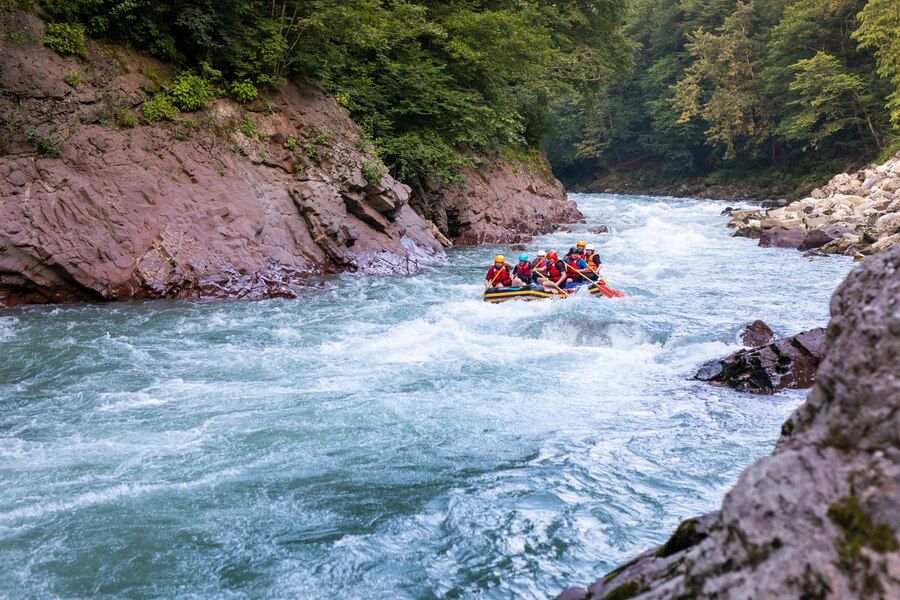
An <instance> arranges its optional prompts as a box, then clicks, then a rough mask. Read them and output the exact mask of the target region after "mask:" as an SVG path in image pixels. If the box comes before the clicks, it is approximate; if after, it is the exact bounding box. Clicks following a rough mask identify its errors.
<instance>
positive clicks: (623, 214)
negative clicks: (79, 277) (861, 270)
mask: <svg viewBox="0 0 900 600" xmlns="http://www.w3.org/2000/svg"><path fill="white" fill-rule="evenodd" d="M575 199H576V200H577V201H578V202H579V205H580V207H581V208H582V210H583V211H584V212H585V214H586V217H587V223H586V224H583V225H576V226H575V230H576V231H575V233H558V234H553V235H550V236H545V237H543V238H540V239H538V240H536V241H535V243H533V244H529V245H528V251H529V252H530V253H534V252H535V251H537V250H539V249H541V248H547V249H562V248H565V247H568V246H569V245H572V244H573V243H574V241H575V240H576V239H579V238H585V237H586V238H589V239H591V240H592V241H594V242H596V244H597V249H598V251H599V252H600V254H601V255H602V256H603V259H604V264H605V267H604V273H605V275H606V277H607V279H608V281H609V282H610V284H612V285H613V286H614V287H617V288H619V289H622V290H623V291H625V292H626V293H627V294H628V298H627V299H624V300H607V299H597V298H593V297H590V296H588V295H578V296H576V297H574V298H570V299H566V300H550V301H542V302H529V303H526V302H507V303H504V304H500V305H491V304H487V303H484V302H481V300H480V292H481V289H482V287H481V279H482V277H483V275H484V272H485V270H486V268H487V266H488V263H489V262H490V258H491V257H492V256H493V254H494V253H496V252H504V253H506V254H508V255H515V254H517V253H518V251H513V250H511V249H510V248H508V247H488V248H467V249H454V250H451V251H450V253H449V264H447V265H443V266H433V267H428V268H426V269H425V270H423V271H422V272H421V273H419V274H418V275H416V276H413V277H406V278H404V277H381V278H368V277H363V276H354V275H344V276H340V277H336V278H333V279H329V280H326V281H324V282H323V283H322V285H319V286H316V288H311V289H310V290H308V291H307V292H305V296H304V298H303V299H301V300H299V301H289V300H271V301H264V302H254V303H239V302H235V303H203V302H196V303H191V302H141V303H129V304H113V305H103V306H75V307H55V308H28V309H17V310H8V311H4V312H3V313H0V347H2V353H3V356H4V357H7V358H6V360H5V362H3V363H2V364H0V597H21V596H26V597H28V596H30V597H45V596H66V597H73V596H74V597H87V596H109V597H117V596H141V597H147V596H160V597H173V598H180V597H186V598H187V597H208V596H214V597H225V596H240V597H244V596H270V597H310V598H326V597H331V596H334V595H346V596H352V597H361V598H372V597H391V598H434V597H456V598H508V597H513V596H515V597H534V598H539V597H546V596H548V595H550V594H552V593H555V592H557V591H558V590H559V589H561V588H562V587H564V585H566V584H568V583H569V582H571V581H588V580H590V579H592V578H594V577H596V575H597V574H598V573H602V572H603V571H604V570H607V569H610V568H612V567H613V566H615V565H616V564H617V563H619V562H620V561H622V560H623V559H625V558H627V557H629V556H632V555H634V554H635V553H636V552H638V551H640V550H643V549H645V548H647V547H649V546H651V545H654V544H658V543H660V542H661V541H663V540H664V539H665V537H666V535H667V533H668V532H669V531H671V530H672V529H673V528H674V527H675V526H676V525H677V523H678V522H679V521H680V520H681V519H683V518H685V517H688V516H694V515H697V514H701V513H703V512H706V511H708V510H711V509H712V508H714V507H715V506H717V505H718V503H719V502H720V501H721V497H722V495H723V494H724V493H725V491H726V490H727V489H728V487H730V485H732V484H733V482H734V480H735V478H736V477H737V475H738V474H739V472H740V471H741V470H742V469H743V468H744V467H746V466H747V465H748V464H750V463H751V462H752V461H753V460H755V459H756V458H758V457H760V456H762V455H764V454H766V453H768V452H769V451H770V450H771V448H772V445H773V443H774V441H775V438H776V436H777V434H778V430H779V426H780V424H781V422H782V421H783V420H784V418H785V417H786V416H787V415H788V414H789V413H790V412H791V410H793V408H794V407H796V406H797V404H798V403H799V402H800V401H801V399H802V397H803V393H800V392H790V393H785V394H780V395H776V396H773V397H755V396H746V395H741V394H736V393H733V392H730V391H726V390H722V389H718V388H714V387H710V386H707V385H705V384H701V383H698V382H695V381H693V380H691V379H690V377H691V374H692V373H693V371H694V370H695V368H696V366H697V365H698V364H699V363H701V362H703V361H704V360H707V359H710V358H713V357H717V356H721V355H723V354H725V353H727V352H729V351H732V350H735V349H736V348H738V339H737V336H738V333H739V332H740V329H741V327H742V326H743V325H744V324H746V323H747V322H749V321H751V320H753V319H756V318H762V319H764V320H765V321H766V322H767V323H769V324H770V326H772V328H773V329H774V330H775V331H776V333H778V334H789V333H794V332H796V331H799V330H801V329H804V328H809V327H812V326H817V325H821V324H823V323H824V322H825V321H826V319H827V304H828V298H829V296H830V294H831V291H832V290H833V289H834V287H836V285H837V283H838V282H839V281H840V280H841V279H842V278H843V276H844V275H845V274H846V273H847V271H848V270H849V269H850V268H851V265H850V263H849V262H848V261H847V260H846V259H844V258H830V259H823V260H815V261H812V262H810V261H807V260H806V259H804V258H803V257H802V256H801V255H800V253H797V252H794V251H785V250H778V249H762V248H758V247H756V246H755V243H754V242H753V241H752V240H746V239H741V238H730V237H729V236H728V234H729V231H728V230H726V229H725V228H724V227H723V224H724V222H725V217H722V216H721V215H720V214H719V213H720V211H721V209H722V205H721V204H720V203H717V202H711V201H694V200H677V199H672V198H644V197H633V196H582V195H579V196H575ZM601 224H604V225H608V226H610V227H611V228H612V229H613V230H614V231H615V232H616V233H615V234H600V235H592V234H588V233H587V231H588V230H589V229H591V228H594V227H596V226H598V225H601Z"/></svg>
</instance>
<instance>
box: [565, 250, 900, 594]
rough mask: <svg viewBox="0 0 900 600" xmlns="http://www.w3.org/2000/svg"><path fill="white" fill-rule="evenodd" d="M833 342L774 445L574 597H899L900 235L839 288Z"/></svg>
mask: <svg viewBox="0 0 900 600" xmlns="http://www.w3.org/2000/svg"><path fill="white" fill-rule="evenodd" d="M831 314H832V319H831V322H830V323H829V325H828V333H827V344H828V346H829V348H828V354H827V358H826V359H825V361H824V363H823V364H822V366H821V368H820V370H819V374H818V376H817V381H816V385H815V387H814V389H813V391H812V392H811V393H810V395H809V397H808V398H807V400H806V402H805V403H804V404H803V405H802V406H801V407H800V408H798V409H797V411H796V412H795V413H794V414H793V415H792V416H791V417H790V418H789V419H788V420H787V422H785V424H784V426H783V427H782V434H781V438H780V439H779V441H778V444H777V446H776V448H775V451H774V453H773V454H772V456H769V457H766V458H763V459H761V460H759V461H758V462H757V463H756V464H754V465H753V466H751V467H750V468H748V469H747V470H746V471H744V473H743V474H742V475H741V477H740V479H739V480H738V482H737V484H736V485H735V486H734V488H733V489H732V490H731V491H730V492H728V494H727V495H726V496H725V499H724V501H723V502H722V507H721V509H720V510H719V511H717V512H714V513H712V514H709V515H706V516H704V517H700V518H699V519H691V520H688V521H686V522H685V523H684V524H682V526H681V527H679V529H678V531H677V532H676V533H675V535H673V536H672V538H671V539H670V540H669V542H667V543H666V544H665V545H663V546H662V547H660V548H658V549H656V550H651V551H648V552H645V553H644V554H642V555H640V556H638V557H637V558H636V559H635V560H633V561H632V562H630V563H628V564H626V565H624V566H623V567H621V568H619V569H617V570H615V571H613V572H612V573H610V574H609V575H607V576H606V577H605V578H604V579H601V580H599V581H597V582H596V583H594V584H593V585H591V586H590V587H589V588H588V589H587V590H585V589H581V588H572V589H569V590H567V591H566V592H565V594H564V595H563V596H561V597H565V598H568V599H569V600H576V599H577V600H584V599H588V598H589V599H591V600H599V599H602V598H626V597H628V598H641V599H645V600H646V599H651V598H653V599H656V598H658V599H662V598H897V597H900V509H898V507H900V369H898V367H897V365H898V364H900V248H894V249H891V250H888V251H886V252H885V253H883V254H881V255H879V256H877V257H874V258H870V259H869V260H868V261H866V263H865V264H864V265H863V266H862V267H861V268H859V269H857V270H856V271H854V272H853V273H851V274H850V275H849V276H848V277H847V280H846V281H845V282H844V283H843V284H842V285H841V286H840V288H839V289H838V290H837V292H835V294H834V296H833V298H832V300H831Z"/></svg>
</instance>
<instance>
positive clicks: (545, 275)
mask: <svg viewBox="0 0 900 600" xmlns="http://www.w3.org/2000/svg"><path fill="white" fill-rule="evenodd" d="M534 271H535V273H537V274H538V275H539V276H540V280H539V283H540V284H541V285H544V286H548V287H550V288H552V289H555V288H553V285H554V284H555V285H556V286H557V287H560V288H561V287H562V286H564V285H565V284H566V263H564V262H563V261H561V260H560V259H559V256H558V255H557V254H556V252H548V253H547V260H546V261H544V263H543V266H541V267H540V268H538V267H535V269H534Z"/></svg>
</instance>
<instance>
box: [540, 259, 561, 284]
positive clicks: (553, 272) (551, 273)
mask: <svg viewBox="0 0 900 600" xmlns="http://www.w3.org/2000/svg"><path fill="white" fill-rule="evenodd" d="M557 262H558V261H557ZM544 267H546V269H545V270H546V272H547V279H551V280H552V281H553V282H554V283H556V282H557V281H558V280H559V278H560V277H561V276H562V271H560V270H559V269H558V268H557V267H556V262H554V261H547V263H546V264H545V265H544Z"/></svg>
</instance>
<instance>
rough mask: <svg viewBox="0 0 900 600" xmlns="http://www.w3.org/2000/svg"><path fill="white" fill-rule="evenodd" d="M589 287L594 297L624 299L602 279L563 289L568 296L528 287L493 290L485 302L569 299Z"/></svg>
mask: <svg viewBox="0 0 900 600" xmlns="http://www.w3.org/2000/svg"><path fill="white" fill-rule="evenodd" d="M584 286H588V292H589V293H590V294H591V295H592V296H606V297H607V298H624V297H625V294H623V293H622V292H620V291H619V290H615V289H613V288H611V287H609V285H607V283H606V282H605V281H603V280H602V279H601V280H600V281H599V282H597V283H595V282H593V281H581V282H578V283H571V284H569V285H567V286H565V287H564V288H563V289H564V290H565V291H566V292H567V294H560V293H559V292H557V291H556V290H554V289H553V288H550V287H540V286H534V287H531V286H526V287H509V288H503V289H500V290H497V289H492V290H487V291H485V292H484V295H483V298H484V301H485V302H490V303H492V304H497V303H498V302H506V301H507V300H543V299H544V298H568V297H569V296H571V295H573V294H575V293H576V292H577V291H578V290H579V288H582V287H584Z"/></svg>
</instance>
